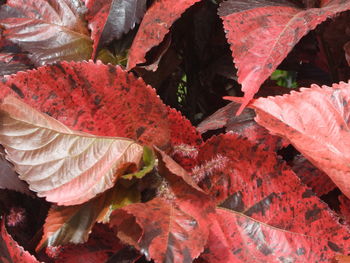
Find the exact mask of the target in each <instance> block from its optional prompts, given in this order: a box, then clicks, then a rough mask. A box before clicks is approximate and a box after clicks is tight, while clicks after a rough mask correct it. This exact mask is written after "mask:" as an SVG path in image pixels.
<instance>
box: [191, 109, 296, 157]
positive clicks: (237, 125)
mask: <svg viewBox="0 0 350 263" xmlns="http://www.w3.org/2000/svg"><path fill="white" fill-rule="evenodd" d="M240 105H241V104H240V103H236V102H231V103H230V104H228V105H226V106H225V107H223V108H221V109H219V110H217V111H216V112H215V113H213V114H212V115H210V116H209V117H208V118H207V119H205V120H204V121H202V122H201V123H200V124H199V125H198V126H197V130H198V131H199V132H200V133H205V132H206V131H208V130H216V129H220V128H223V127H225V131H226V132H231V133H235V134H237V135H241V136H244V137H246V138H247V139H248V140H249V141H251V142H254V143H256V144H264V145H265V146H266V147H267V148H269V149H271V150H275V151H277V150H279V149H281V148H282V147H285V146H287V145H288V144H289V143H288V141H286V140H283V139H282V138H280V137H278V136H273V135H271V134H270V133H269V132H268V130H266V129H265V128H264V127H262V126H260V125H258V124H257V123H256V122H255V121H254V117H255V113H254V111H253V110H252V109H247V108H246V109H244V110H243V112H242V113H241V114H240V115H239V116H236V112H237V110H238V109H239V107H240Z"/></svg>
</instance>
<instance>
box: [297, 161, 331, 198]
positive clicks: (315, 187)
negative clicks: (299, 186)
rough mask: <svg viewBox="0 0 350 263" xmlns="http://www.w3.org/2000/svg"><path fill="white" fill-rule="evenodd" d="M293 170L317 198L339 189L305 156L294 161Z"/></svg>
mask: <svg viewBox="0 0 350 263" xmlns="http://www.w3.org/2000/svg"><path fill="white" fill-rule="evenodd" d="M292 169H293V171H294V172H295V173H296V175H297V176H298V177H299V178H300V179H301V181H302V182H303V183H304V184H306V185H307V186H308V187H310V188H312V191H313V192H314V193H315V194H317V196H321V195H324V194H328V193H329V192H330V191H332V190H334V189H335V188H336V187H337V186H336V185H335V184H334V183H333V181H332V180H331V179H330V178H329V176H328V175H327V174H325V173H324V172H322V171H320V170H319V169H317V168H316V167H315V166H313V165H312V164H311V163H310V162H309V161H308V160H307V159H305V158H304V157H303V156H297V157H296V158H295V159H294V161H293V167H292Z"/></svg>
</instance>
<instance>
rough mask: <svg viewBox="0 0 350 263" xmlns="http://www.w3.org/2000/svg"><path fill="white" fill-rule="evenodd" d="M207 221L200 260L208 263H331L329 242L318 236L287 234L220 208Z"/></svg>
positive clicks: (314, 234) (283, 230)
mask: <svg viewBox="0 0 350 263" xmlns="http://www.w3.org/2000/svg"><path fill="white" fill-rule="evenodd" d="M210 219H211V220H212V225H211V232H210V235H209V241H208V246H207V249H206V250H205V252H204V254H203V255H202V256H201V257H202V258H204V259H206V260H207V261H208V262H210V263H221V262H235V263H240V262H242V263H247V262H251V263H258V262H261V263H265V262H331V260H332V258H333V257H334V252H332V251H330V249H328V247H332V245H330V244H331V243H330V242H329V240H327V239H326V238H323V237H322V236H319V235H318V233H317V232H316V233H312V234H311V235H303V234H300V233H295V232H291V231H287V230H285V229H282V228H276V227H273V226H271V225H269V224H265V223H263V222H259V221H256V220H254V219H252V218H250V217H247V216H245V215H243V214H241V213H237V212H234V211H232V210H227V209H222V208H218V209H216V214H215V215H212V216H211V217H210ZM321 247H324V248H326V249H325V252H321V251H320V249H319V248H321ZM334 248H335V246H334ZM337 252H340V253H341V251H337Z"/></svg>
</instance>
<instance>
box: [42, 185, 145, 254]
mask: <svg viewBox="0 0 350 263" xmlns="http://www.w3.org/2000/svg"><path fill="white" fill-rule="evenodd" d="M139 195H140V194H139V192H138V191H137V190H136V189H135V187H134V188H131V189H127V188H124V187H123V186H121V185H118V186H115V187H113V188H112V189H110V190H108V191H107V192H105V193H103V194H102V195H101V196H100V197H97V198H94V199H92V200H90V201H89V202H86V203H84V204H82V205H76V206H52V207H51V209H50V210H49V213H48V216H47V218H46V221H45V225H44V235H43V237H42V239H41V241H40V243H39V244H38V246H37V248H38V249H41V248H43V247H44V246H60V245H66V244H68V243H74V244H78V243H84V242H86V241H87V240H88V236H89V234H90V232H91V230H92V227H93V226H94V225H95V223H96V222H103V223H107V222H108V221H109V216H110V214H111V212H112V211H113V210H115V209H117V208H119V207H123V206H125V205H127V204H130V203H136V202H139V201H140V196H139Z"/></svg>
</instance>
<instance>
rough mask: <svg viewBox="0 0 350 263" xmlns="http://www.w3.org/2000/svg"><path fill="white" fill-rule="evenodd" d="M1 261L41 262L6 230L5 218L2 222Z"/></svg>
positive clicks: (15, 262)
mask: <svg viewBox="0 0 350 263" xmlns="http://www.w3.org/2000/svg"><path fill="white" fill-rule="evenodd" d="M0 224H1V226H0V229H1V236H0V262H4V263H19V262H25V263H39V261H37V260H36V258H35V257H34V256H32V255H31V254H30V253H29V252H27V251H25V250H24V249H23V247H21V246H20V245H18V243H17V242H16V241H15V240H13V238H12V237H11V236H10V234H9V233H8V232H7V231H6V228H5V222H4V219H2V220H1V222H0Z"/></svg>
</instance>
